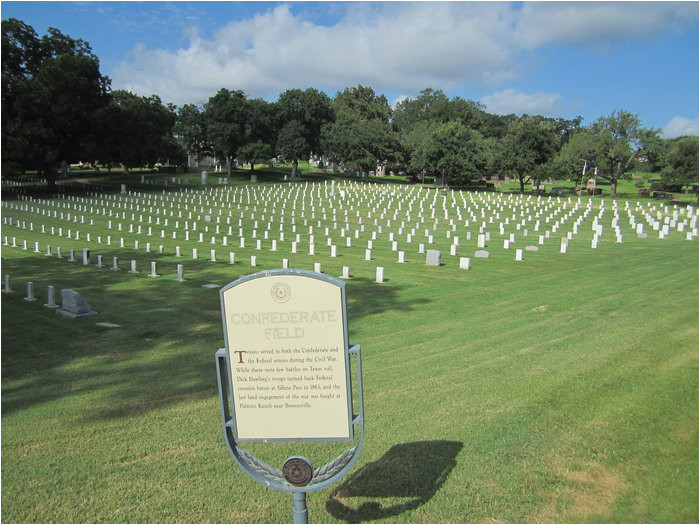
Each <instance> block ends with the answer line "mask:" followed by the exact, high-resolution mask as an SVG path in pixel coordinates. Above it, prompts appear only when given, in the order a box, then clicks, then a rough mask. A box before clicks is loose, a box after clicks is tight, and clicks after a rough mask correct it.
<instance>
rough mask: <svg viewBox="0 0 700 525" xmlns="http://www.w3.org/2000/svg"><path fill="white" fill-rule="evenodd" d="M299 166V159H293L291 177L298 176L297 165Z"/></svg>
mask: <svg viewBox="0 0 700 525" xmlns="http://www.w3.org/2000/svg"><path fill="white" fill-rule="evenodd" d="M298 166H299V161H298V160H297V159H294V160H292V174H291V175H290V176H289V178H290V179H296V178H297V167H298Z"/></svg>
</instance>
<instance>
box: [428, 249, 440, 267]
mask: <svg viewBox="0 0 700 525" xmlns="http://www.w3.org/2000/svg"><path fill="white" fill-rule="evenodd" d="M441 255H442V253H441V252H440V250H428V251H427V252H426V253H425V264H426V265H427V266H440V257H441Z"/></svg>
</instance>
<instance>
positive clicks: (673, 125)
mask: <svg viewBox="0 0 700 525" xmlns="http://www.w3.org/2000/svg"><path fill="white" fill-rule="evenodd" d="M699 126H700V120H699V119H696V118H694V119H692V118H685V117H680V116H678V117H673V118H672V119H671V120H670V122H669V123H668V124H666V125H665V126H664V129H663V130H662V133H661V136H662V137H664V138H666V139H672V138H675V137H680V136H683V135H697V134H698V127H699Z"/></svg>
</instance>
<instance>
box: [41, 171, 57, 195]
mask: <svg viewBox="0 0 700 525" xmlns="http://www.w3.org/2000/svg"><path fill="white" fill-rule="evenodd" d="M42 171H43V174H44V176H45V177H46V187H47V188H48V189H49V191H56V171H55V170H52V169H48V170H42Z"/></svg>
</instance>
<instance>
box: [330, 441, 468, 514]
mask: <svg viewBox="0 0 700 525" xmlns="http://www.w3.org/2000/svg"><path fill="white" fill-rule="evenodd" d="M462 447H463V444H462V443H460V442H459V441H439V440H438V441H418V442H415V443H402V444H400V445H394V446H393V447H391V448H390V449H389V451H388V452H387V453H386V454H384V456H383V457H382V458H380V459H379V460H378V461H374V462H372V463H369V464H367V465H365V466H364V467H362V468H361V469H360V470H359V471H357V472H356V473H355V474H352V475H351V476H350V477H349V478H348V479H347V480H346V481H344V482H343V483H341V484H340V485H339V486H338V487H337V488H336V489H335V490H333V492H332V493H331V494H330V496H329V499H328V501H327V502H326V509H327V510H328V512H329V513H330V514H332V515H333V516H335V517H336V518H338V519H342V520H345V521H347V522H348V523H361V522H364V521H370V520H378V519H383V518H387V517H389V516H396V515H398V514H401V513H402V512H405V511H408V510H413V509H416V508H418V507H420V506H421V505H423V504H425V503H426V502H427V501H429V500H430V498H432V497H433V496H434V495H435V493H436V492H437V491H438V490H439V489H440V487H441V486H442V485H443V483H445V480H446V479H447V476H449V474H450V472H451V471H452V469H453V468H454V467H455V465H456V464H457V459H456V458H457V455H458V454H459V452H460V450H462ZM354 498H357V500H356V504H355V505H353V503H354V502H353V499H354ZM367 499H369V500H370V501H367Z"/></svg>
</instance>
